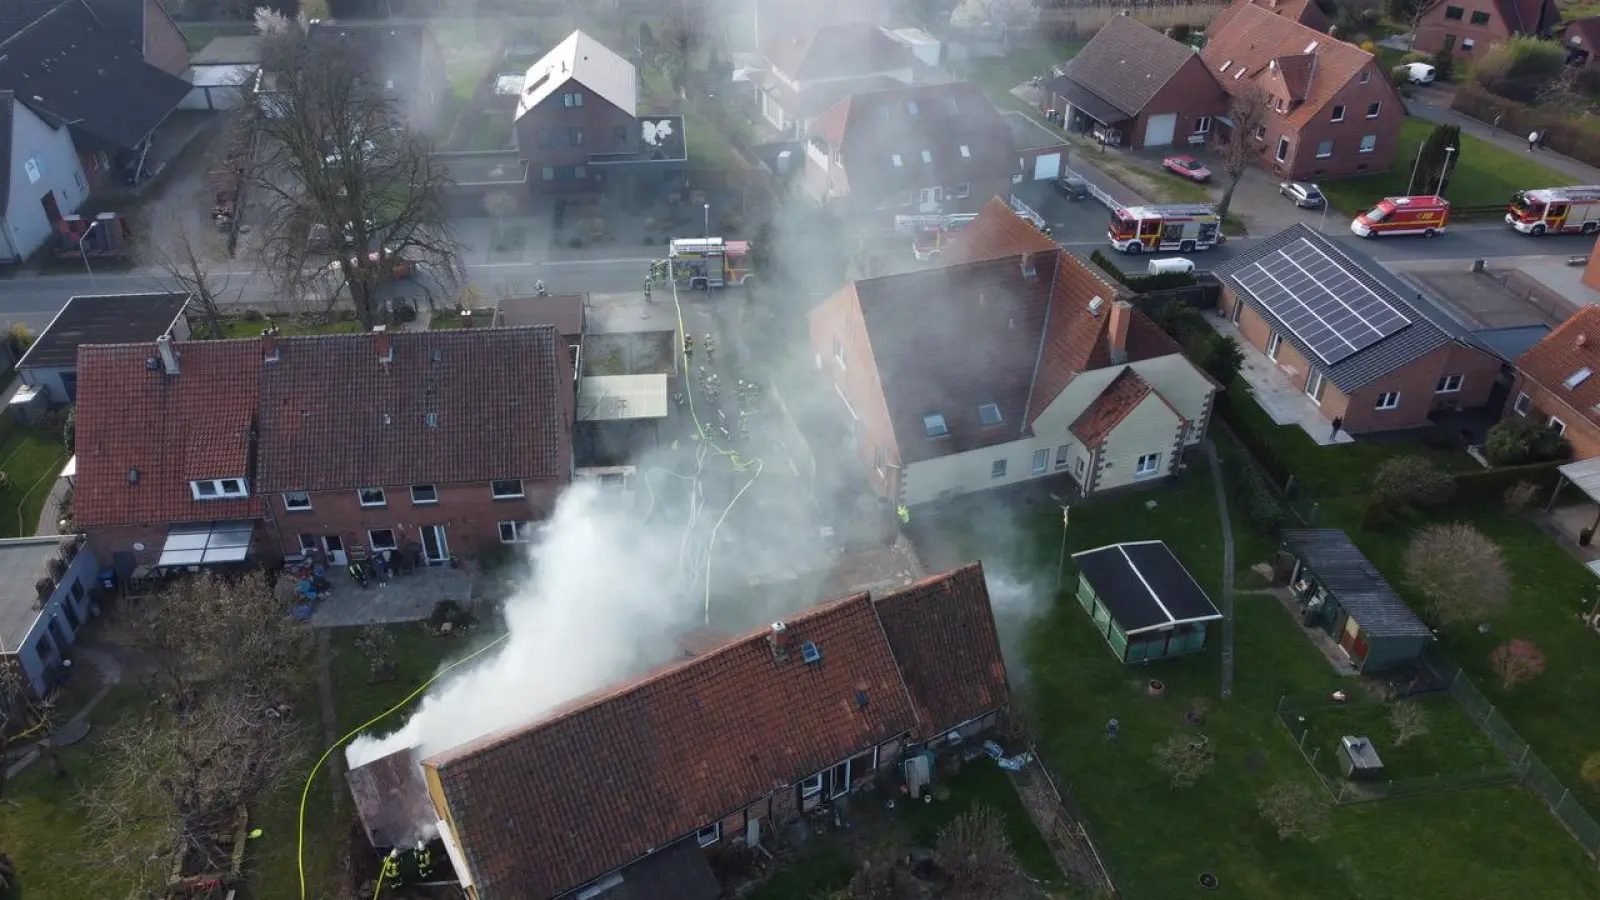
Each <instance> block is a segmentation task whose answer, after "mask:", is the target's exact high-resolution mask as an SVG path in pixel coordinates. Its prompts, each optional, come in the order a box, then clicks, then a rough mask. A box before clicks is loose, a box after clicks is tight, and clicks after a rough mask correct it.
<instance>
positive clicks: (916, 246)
mask: <svg viewBox="0 0 1600 900" xmlns="http://www.w3.org/2000/svg"><path fill="white" fill-rule="evenodd" d="M976 218H978V216H977V214H976V213H956V214H952V215H948V216H895V220H894V224H895V228H896V229H898V230H900V231H909V232H911V253H912V254H913V255H914V256H916V258H917V259H919V260H921V261H923V262H927V261H928V260H930V259H932V258H934V257H935V256H938V255H939V252H940V251H941V250H943V249H944V248H945V245H946V244H948V243H950V239H951V238H952V237H954V236H955V235H956V234H957V233H959V232H960V231H961V229H963V228H966V227H967V226H968V225H971V224H972V221H973V220H974V219H976Z"/></svg>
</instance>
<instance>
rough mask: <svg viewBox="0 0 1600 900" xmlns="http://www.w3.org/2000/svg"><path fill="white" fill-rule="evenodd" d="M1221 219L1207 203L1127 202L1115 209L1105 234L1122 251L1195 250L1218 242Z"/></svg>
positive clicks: (1191, 251) (1184, 251)
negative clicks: (1155, 203) (1125, 204)
mask: <svg viewBox="0 0 1600 900" xmlns="http://www.w3.org/2000/svg"><path fill="white" fill-rule="evenodd" d="M1221 232H1222V219H1221V218H1220V217H1219V216H1218V215H1217V211H1216V210H1215V209H1212V208H1211V207H1210V206H1207V205H1206V204H1204V203H1182V204H1177V205H1174V206H1128V207H1124V208H1122V209H1117V210H1113V211H1112V213H1111V225H1110V227H1108V228H1107V229H1106V237H1107V238H1109V239H1110V240H1111V246H1112V247H1114V248H1116V249H1118V250H1121V251H1122V252H1123V253H1160V252H1162V251H1164V250H1177V251H1179V252H1181V253H1193V252H1194V251H1196V250H1206V249H1208V248H1210V247H1214V246H1216V244H1217V242H1218V238H1219V237H1220V236H1221Z"/></svg>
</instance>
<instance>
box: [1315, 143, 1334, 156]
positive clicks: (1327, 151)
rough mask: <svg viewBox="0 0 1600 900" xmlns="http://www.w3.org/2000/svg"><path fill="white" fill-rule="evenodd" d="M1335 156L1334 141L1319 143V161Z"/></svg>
mask: <svg viewBox="0 0 1600 900" xmlns="http://www.w3.org/2000/svg"><path fill="white" fill-rule="evenodd" d="M1332 155H1333V141H1319V142H1318V143H1317V159H1327V158H1328V157H1330V156H1332Z"/></svg>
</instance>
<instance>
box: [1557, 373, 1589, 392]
mask: <svg viewBox="0 0 1600 900" xmlns="http://www.w3.org/2000/svg"><path fill="white" fill-rule="evenodd" d="M1593 374H1594V372H1592V371H1590V370H1589V369H1587V368H1583V369H1579V370H1578V371H1576V372H1573V373H1572V375H1571V377H1569V378H1568V379H1567V380H1566V381H1563V382H1561V386H1562V387H1564V388H1566V389H1567V390H1569V391H1570V390H1573V389H1574V388H1576V387H1577V386H1578V385H1580V384H1583V383H1584V382H1585V381H1588V380H1589V376H1590V375H1593Z"/></svg>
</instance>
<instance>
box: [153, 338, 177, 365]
mask: <svg viewBox="0 0 1600 900" xmlns="http://www.w3.org/2000/svg"><path fill="white" fill-rule="evenodd" d="M156 352H157V353H159V354H161V367H162V368H163V369H165V370H166V371H167V374H168V375H176V374H178V351H176V350H174V349H172V335H170V334H163V335H162V336H160V337H158V338H156Z"/></svg>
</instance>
